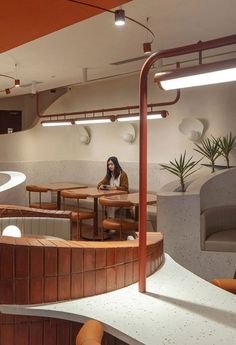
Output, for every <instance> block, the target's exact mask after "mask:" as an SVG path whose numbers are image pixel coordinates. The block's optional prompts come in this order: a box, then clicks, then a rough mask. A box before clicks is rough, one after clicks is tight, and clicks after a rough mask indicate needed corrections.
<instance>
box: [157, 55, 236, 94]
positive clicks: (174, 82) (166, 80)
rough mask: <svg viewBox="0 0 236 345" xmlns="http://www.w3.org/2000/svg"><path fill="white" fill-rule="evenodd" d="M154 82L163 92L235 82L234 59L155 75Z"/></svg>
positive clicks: (235, 61) (235, 66)
mask: <svg viewBox="0 0 236 345" xmlns="http://www.w3.org/2000/svg"><path fill="white" fill-rule="evenodd" d="M154 80H155V82H157V83H158V84H159V86H160V87H161V88H162V89H164V90H173V89H181V88H187V87H193V86H201V85H212V84H218V83H226V82H230V81H234V80H236V59H230V60H226V61H220V62H213V63H210V64H205V65H204V64H199V65H197V66H192V67H186V68H177V69H176V70H173V71H166V72H160V73H156V74H155V78H154Z"/></svg>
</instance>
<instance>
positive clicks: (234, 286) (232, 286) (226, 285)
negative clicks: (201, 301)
mask: <svg viewBox="0 0 236 345" xmlns="http://www.w3.org/2000/svg"><path fill="white" fill-rule="evenodd" d="M212 284H214V285H216V286H218V287H220V288H222V289H224V290H227V291H229V292H232V293H234V294H236V279H213V280H212Z"/></svg>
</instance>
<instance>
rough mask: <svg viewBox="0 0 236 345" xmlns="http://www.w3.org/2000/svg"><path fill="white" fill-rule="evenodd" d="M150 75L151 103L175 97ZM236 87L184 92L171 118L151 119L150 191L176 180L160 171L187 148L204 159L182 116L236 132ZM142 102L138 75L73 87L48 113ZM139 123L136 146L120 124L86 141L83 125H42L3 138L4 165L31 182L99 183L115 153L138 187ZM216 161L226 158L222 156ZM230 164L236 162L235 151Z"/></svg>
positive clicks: (208, 130)
mask: <svg viewBox="0 0 236 345" xmlns="http://www.w3.org/2000/svg"><path fill="white" fill-rule="evenodd" d="M149 79H150V80H149V88H148V92H149V102H150V103H154V102H162V101H163V100H172V99H174V98H175V95H176V93H175V92H174V91H172V92H164V91H161V90H159V88H158V87H156V85H154V83H153V82H152V76H150V78H149ZM235 91H236V83H228V84H222V85H216V86H205V87H198V88H192V89H186V90H183V91H182V94H181V98H180V101H179V102H178V103H177V104H175V105H172V106H169V107H167V110H168V111H169V113H170V116H169V117H168V118H166V119H163V120H153V121H149V122H148V175H149V182H148V189H150V190H153V191H157V189H159V188H160V187H161V186H163V185H164V184H166V183H167V182H168V181H171V180H175V177H174V175H173V176H172V175H171V174H169V173H168V172H167V171H163V170H160V168H159V165H158V164H159V163H166V162H168V161H169V160H171V159H173V158H175V157H178V156H179V155H180V153H183V152H184V151H185V150H186V151H187V155H188V156H190V155H193V156H194V157H195V158H196V159H198V158H199V154H198V153H196V152H195V151H193V147H194V144H193V143H192V142H191V141H189V140H188V139H187V138H186V137H185V136H184V135H183V134H181V133H180V132H179V130H178V125H179V123H180V122H181V121H182V119H183V118H185V117H188V116H191V117H195V118H199V119H202V121H203V122H204V124H205V134H206V135H207V136H210V135H214V136H220V135H225V134H227V133H228V132H229V131H232V133H233V134H236V121H235V109H236V97H235ZM138 102H139V96H138V75H133V76H130V77H126V78H118V79H116V80H107V81H101V82H97V83H88V84H84V85H80V86H77V87H73V88H72V89H71V91H68V93H66V94H65V95H63V96H62V97H61V98H59V99H58V100H57V101H56V102H55V103H54V104H53V105H51V107H50V108H49V109H48V110H47V114H50V113H58V112H59V113H63V112H69V111H76V110H77V111H82V110H86V109H87V110H88V109H99V108H107V107H122V106H127V105H135V104H138ZM134 126H135V131H136V139H135V141H134V142H133V143H132V144H128V143H126V142H124V141H123V140H122V139H121V137H120V129H121V124H119V123H111V124H105V125H90V126H87V128H88V130H89V132H90V134H91V141H90V143H89V145H83V144H82V143H81V142H80V140H79V128H78V126H71V127H49V128H43V127H42V126H41V125H40V123H38V125H37V126H35V127H34V128H32V129H30V130H27V131H22V132H18V133H13V134H7V135H1V136H0V162H1V163H0V168H1V169H2V170H16V171H17V170H19V171H22V172H24V173H25V174H26V176H27V183H28V182H35V183H36V182H40V181H41V182H47V181H51V180H54V179H57V180H59V179H60V180H68V179H69V178H70V179H71V180H72V179H73V180H75V181H76V180H79V181H81V182H84V183H85V182H87V183H92V184H96V183H97V181H98V180H99V179H100V178H101V177H102V176H103V175H104V173H105V164H104V162H105V160H106V159H107V157H108V156H110V155H116V156H118V158H119V159H120V161H121V163H122V166H123V167H124V168H125V169H126V170H127V172H128V174H129V177H130V185H131V188H138V161H139V123H134ZM217 163H218V164H223V163H224V162H223V160H222V159H221V160H219V161H218V162H217ZM231 164H236V155H235V153H234V154H233V155H232V156H231ZM45 167H46V168H45ZM65 167H66V168H65ZM78 169H79V170H80V171H78ZM88 169H89V170H91V171H90V172H89V174H88ZM59 172H60V173H59ZM79 172H80V174H79ZM94 172H95V173H94ZM91 174H93V177H92V176H91Z"/></svg>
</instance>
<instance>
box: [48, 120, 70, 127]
mask: <svg viewBox="0 0 236 345" xmlns="http://www.w3.org/2000/svg"><path fill="white" fill-rule="evenodd" d="M41 125H42V126H43V127H57V126H71V125H72V121H70V120H64V121H63V120H55V121H52V120H49V121H42V122H41Z"/></svg>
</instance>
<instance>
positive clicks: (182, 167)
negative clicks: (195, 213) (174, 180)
mask: <svg viewBox="0 0 236 345" xmlns="http://www.w3.org/2000/svg"><path fill="white" fill-rule="evenodd" d="M192 159H193V157H190V158H189V159H186V151H185V152H184V154H181V155H180V158H179V160H177V159H175V160H174V161H173V162H172V161H169V165H167V164H160V165H161V167H162V170H167V171H169V172H170V173H172V174H174V175H176V176H178V178H179V179H180V185H181V192H185V190H186V188H185V183H186V178H187V177H188V176H190V175H192V174H193V173H194V172H196V171H197V170H199V169H200V168H197V169H194V168H195V166H196V165H197V164H198V163H199V162H200V161H201V159H200V160H198V161H193V160H192Z"/></svg>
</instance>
